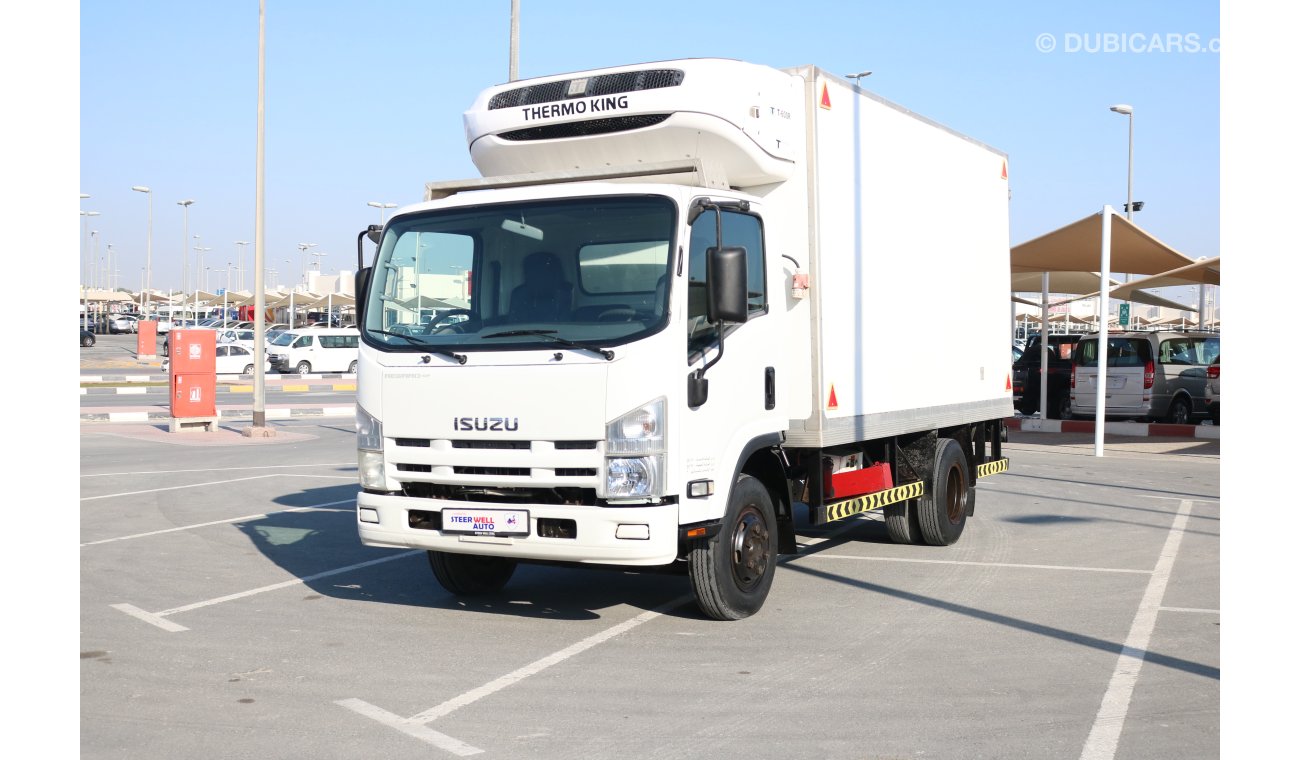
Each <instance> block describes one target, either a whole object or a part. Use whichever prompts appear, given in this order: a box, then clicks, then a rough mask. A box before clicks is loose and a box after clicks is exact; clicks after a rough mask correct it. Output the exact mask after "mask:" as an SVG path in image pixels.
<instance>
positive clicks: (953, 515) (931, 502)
mask: <svg viewBox="0 0 1300 760" xmlns="http://www.w3.org/2000/svg"><path fill="white" fill-rule="evenodd" d="M972 486H973V481H972V480H971V476H970V467H969V465H968V464H967V462H966V454H965V452H963V451H962V448H961V444H959V443H957V442H956V441H954V440H952V439H951V438H940V439H939V445H938V447H937V450H936V451H935V455H934V472H933V473H931V475H930V477H929V478H928V479H927V480H926V483H925V493H924V494H922V495H921V497H920V498H919V499H917V500H916V504H917V510H916V511H917V516H918V518H919V519H920V522H921V535H922V537H923V538H924V539H925V542H926V543H927V544H930V545H931V546H948V545H949V544H954V543H956V542H957V539H959V538H961V534H962V531H963V530H965V529H966V512H967V510H968V508H969V507H970V506H973V505H972V503H971V499H972V498H974V495H975V490H974V488H973V487H972Z"/></svg>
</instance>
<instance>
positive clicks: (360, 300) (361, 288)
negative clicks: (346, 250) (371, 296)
mask: <svg viewBox="0 0 1300 760" xmlns="http://www.w3.org/2000/svg"><path fill="white" fill-rule="evenodd" d="M371 271H373V268H372V267H363V268H361V269H358V270H357V273H356V274H355V275H353V276H352V288H353V290H352V292H353V294H355V295H356V299H357V324H358V325H364V324H365V323H366V319H365V314H366V293H367V291H369V290H370V273H371Z"/></svg>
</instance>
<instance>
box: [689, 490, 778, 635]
mask: <svg viewBox="0 0 1300 760" xmlns="http://www.w3.org/2000/svg"><path fill="white" fill-rule="evenodd" d="M776 536H777V529H776V510H775V509H773V507H772V495H771V494H770V493H768V491H767V488H766V487H765V486H764V485H763V484H762V483H761V482H759V481H758V479H757V478H753V477H750V476H749V475H741V476H740V478H739V479H737V480H736V483H735V485H734V486H733V487H732V489H731V496H730V497H729V498H728V500H727V514H726V515H725V516H724V517H723V518H722V528H721V529H720V530H719V531H718V533H717V535H714V536H713V537H712V538H697V539H695V540H694V541H693V542H692V544H691V549H690V553H689V555H688V563H687V566H688V569H689V571H690V576H691V585H692V587H693V588H694V591H695V601H696V603H697V604H698V605H699V606H700V609H701V610H702V611H703V612H704V614H706V615H708V616H709V617H711V618H713V619H714V620H740V619H742V618H747V617H749V616H750V615H753V614H754V613H755V612H758V611H759V609H760V608H762V606H763V602H764V601H765V600H766V599H767V593H768V591H770V590H771V588H772V577H773V575H774V574H775V573H776V554H777V549H776Z"/></svg>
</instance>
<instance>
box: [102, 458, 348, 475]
mask: <svg viewBox="0 0 1300 760" xmlns="http://www.w3.org/2000/svg"><path fill="white" fill-rule="evenodd" d="M356 466H357V463H356V462H321V463H320V464H268V465H259V466H257V467H207V468H204V469H195V470H137V471H133V472H97V473H91V474H89V475H87V474H85V473H83V474H82V475H81V477H83V478H108V477H121V476H124V475H177V474H180V473H183V472H232V471H235V470H286V469H297V468H300V467H352V468H354V469H355V468H356Z"/></svg>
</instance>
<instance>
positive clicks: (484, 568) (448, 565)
mask: <svg viewBox="0 0 1300 760" xmlns="http://www.w3.org/2000/svg"><path fill="white" fill-rule="evenodd" d="M517 564H518V563H517V562H515V560H513V559H507V558H505V557H482V556H479V555H477V554H451V553H449V552H435V551H432V550H431V551H429V567H431V568H433V577H434V578H436V579H437V580H438V584H439V585H441V586H442V587H443V588H445V589H447V590H448V591H450V592H451V593H453V594H455V595H456V596H478V595H480V594H495V593H496V592H498V591H500V590H501V589H503V588H505V585H506V582H507V581H509V580H510V576H512V575H514V574H515V566H516V565H517Z"/></svg>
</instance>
